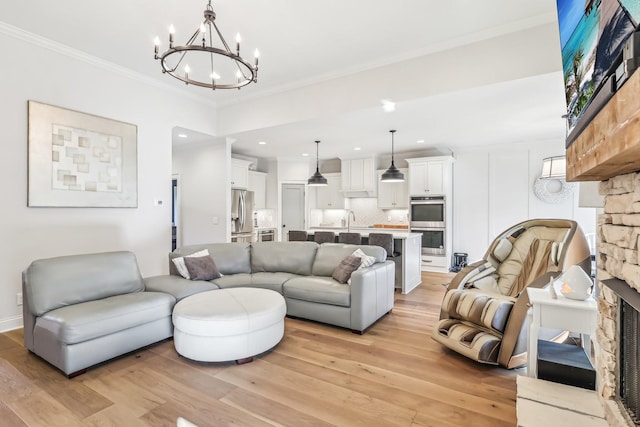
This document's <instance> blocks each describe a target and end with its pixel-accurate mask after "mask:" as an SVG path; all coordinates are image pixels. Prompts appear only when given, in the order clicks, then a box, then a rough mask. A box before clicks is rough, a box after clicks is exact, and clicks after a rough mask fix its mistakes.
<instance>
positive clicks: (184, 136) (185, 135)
mask: <svg viewBox="0 0 640 427" xmlns="http://www.w3.org/2000/svg"><path fill="white" fill-rule="evenodd" d="M186 137H187V134H186V133H179V134H178V138H186Z"/></svg>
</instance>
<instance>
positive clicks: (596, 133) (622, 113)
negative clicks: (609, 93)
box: [567, 72, 640, 181]
mask: <svg viewBox="0 0 640 427" xmlns="http://www.w3.org/2000/svg"><path fill="white" fill-rule="evenodd" d="M639 170H640V72H636V73H633V74H632V75H631V78H630V79H629V80H628V81H627V82H626V83H625V84H624V85H623V86H622V88H620V90H618V92H616V93H615V94H614V96H613V98H611V100H610V101H609V103H607V105H605V106H604V108H603V109H602V110H601V111H600V112H599V113H598V114H597V115H596V116H595V117H594V119H593V120H592V121H591V123H589V125H588V126H587V127H586V128H585V129H584V131H583V132H582V133H581V134H580V135H579V136H578V137H577V138H576V140H575V141H574V142H573V144H571V145H570V146H569V148H567V181H604V180H606V179H609V178H611V177H614V176H616V175H622V174H625V173H630V172H636V171H639Z"/></svg>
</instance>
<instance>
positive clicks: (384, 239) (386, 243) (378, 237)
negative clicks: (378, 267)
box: [369, 233, 396, 258]
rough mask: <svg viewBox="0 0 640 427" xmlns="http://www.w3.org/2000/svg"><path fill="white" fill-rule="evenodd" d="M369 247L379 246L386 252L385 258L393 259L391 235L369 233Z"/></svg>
mask: <svg viewBox="0 0 640 427" xmlns="http://www.w3.org/2000/svg"><path fill="white" fill-rule="evenodd" d="M369 245H371V246H381V247H383V248H384V250H385V251H387V258H394V257H395V255H396V254H395V253H394V252H393V234H390V233H369Z"/></svg>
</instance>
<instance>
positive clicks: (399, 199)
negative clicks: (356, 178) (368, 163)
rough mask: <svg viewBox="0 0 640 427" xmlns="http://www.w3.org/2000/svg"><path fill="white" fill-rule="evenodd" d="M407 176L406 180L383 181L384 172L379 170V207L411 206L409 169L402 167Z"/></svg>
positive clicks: (400, 207) (403, 207)
mask: <svg viewBox="0 0 640 427" xmlns="http://www.w3.org/2000/svg"><path fill="white" fill-rule="evenodd" d="M400 172H402V173H403V174H404V176H405V180H404V182H382V181H380V178H381V177H382V174H383V173H384V171H383V170H380V171H378V208H380V209H407V208H408V207H409V183H408V180H407V179H406V178H407V177H408V170H407V169H400Z"/></svg>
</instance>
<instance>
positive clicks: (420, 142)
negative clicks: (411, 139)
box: [416, 139, 424, 144]
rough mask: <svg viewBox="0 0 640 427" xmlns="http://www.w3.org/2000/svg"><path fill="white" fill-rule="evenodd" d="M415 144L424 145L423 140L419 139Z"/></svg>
mask: <svg viewBox="0 0 640 427" xmlns="http://www.w3.org/2000/svg"><path fill="white" fill-rule="evenodd" d="M416 143H417V144H424V139H419V140H417V141H416Z"/></svg>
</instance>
